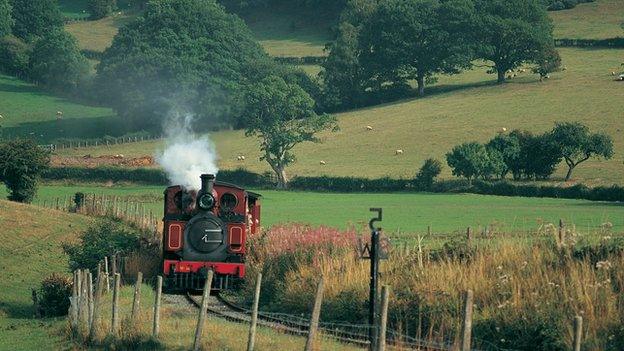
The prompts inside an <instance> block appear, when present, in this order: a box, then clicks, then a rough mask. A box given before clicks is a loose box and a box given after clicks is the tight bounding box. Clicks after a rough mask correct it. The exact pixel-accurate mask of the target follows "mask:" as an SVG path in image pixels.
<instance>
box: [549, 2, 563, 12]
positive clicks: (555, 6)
mask: <svg viewBox="0 0 624 351" xmlns="http://www.w3.org/2000/svg"><path fill="white" fill-rule="evenodd" d="M565 8H566V7H565V5H564V4H563V2H561V1H555V2H553V3H552V4H550V6H548V10H550V11H560V10H565Z"/></svg>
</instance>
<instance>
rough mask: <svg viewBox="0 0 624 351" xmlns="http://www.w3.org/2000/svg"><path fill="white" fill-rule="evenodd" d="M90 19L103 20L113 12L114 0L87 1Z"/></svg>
mask: <svg viewBox="0 0 624 351" xmlns="http://www.w3.org/2000/svg"><path fill="white" fill-rule="evenodd" d="M87 6H88V8H89V13H90V14H91V17H90V18H91V19H93V20H97V19H100V18H104V17H106V16H108V15H110V14H111V12H113V10H114V9H115V7H116V1H115V0H89V2H88V4H87Z"/></svg>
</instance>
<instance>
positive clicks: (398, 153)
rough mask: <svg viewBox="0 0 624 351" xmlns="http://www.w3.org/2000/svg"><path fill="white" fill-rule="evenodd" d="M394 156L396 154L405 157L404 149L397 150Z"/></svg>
mask: <svg viewBox="0 0 624 351" xmlns="http://www.w3.org/2000/svg"><path fill="white" fill-rule="evenodd" d="M394 154H395V155H403V150H402V149H397V150H396V151H395V152H394Z"/></svg>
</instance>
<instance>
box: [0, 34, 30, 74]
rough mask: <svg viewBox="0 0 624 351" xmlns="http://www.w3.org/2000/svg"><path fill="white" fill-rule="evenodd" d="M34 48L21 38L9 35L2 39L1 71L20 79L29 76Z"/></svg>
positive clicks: (0, 40)
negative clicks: (29, 66)
mask: <svg viewBox="0 0 624 351" xmlns="http://www.w3.org/2000/svg"><path fill="white" fill-rule="evenodd" d="M31 52H32V48H31V47H30V45H28V44H27V43H25V42H24V41H22V40H21V39H20V38H17V37H14V36H12V35H7V36H5V37H3V38H0V70H2V72H4V73H7V74H11V75H15V76H17V77H20V78H24V77H26V76H28V65H29V61H30V54H31Z"/></svg>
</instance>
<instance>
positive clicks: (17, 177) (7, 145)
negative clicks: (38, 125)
mask: <svg viewBox="0 0 624 351" xmlns="http://www.w3.org/2000/svg"><path fill="white" fill-rule="evenodd" d="M49 163H50V154H49V152H47V151H46V150H43V149H41V148H39V146H37V144H36V143H35V142H34V141H32V140H30V139H14V140H9V141H5V142H3V143H0V181H2V182H4V184H5V185H6V187H7V188H8V189H9V191H10V194H9V200H12V201H18V202H31V201H32V199H33V197H34V196H35V193H36V192H37V182H38V180H39V177H40V175H41V173H42V172H43V171H44V170H45V169H46V168H47V167H48V164H49Z"/></svg>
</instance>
